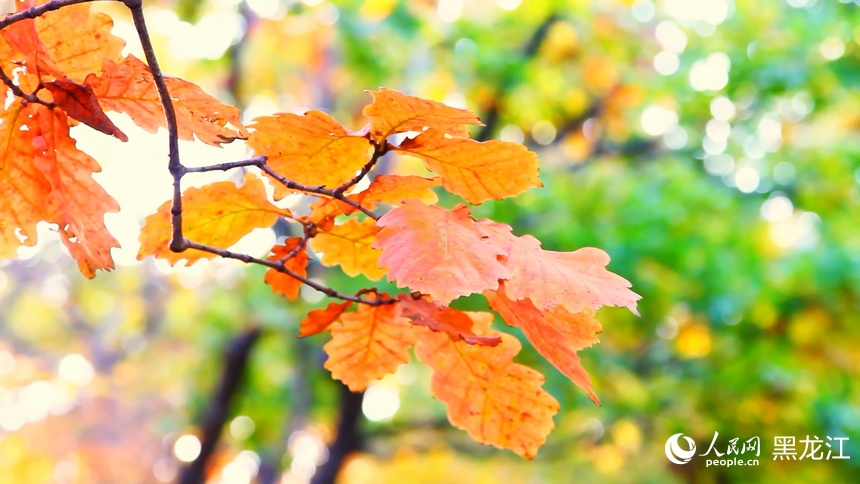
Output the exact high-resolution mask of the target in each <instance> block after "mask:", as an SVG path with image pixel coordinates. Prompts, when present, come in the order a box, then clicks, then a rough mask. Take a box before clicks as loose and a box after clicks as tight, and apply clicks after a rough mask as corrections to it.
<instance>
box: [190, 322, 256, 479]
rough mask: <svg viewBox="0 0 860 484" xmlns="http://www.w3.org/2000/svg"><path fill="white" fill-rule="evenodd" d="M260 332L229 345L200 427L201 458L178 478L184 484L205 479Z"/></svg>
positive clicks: (254, 332) (253, 331)
mask: <svg viewBox="0 0 860 484" xmlns="http://www.w3.org/2000/svg"><path fill="white" fill-rule="evenodd" d="M261 331H262V330H261V329H260V327H254V328H252V329H250V330H248V331H247V332H245V333H243V334H240V335H239V336H238V337H236V339H234V340H233V341H231V342H230V344H229V345H228V346H227V349H226V351H225V353H224V369H223V370H222V372H221V381H220V382H219V383H218V386H217V388H216V389H215V392H214V393H213V395H212V398H211V399H210V400H209V401H210V405H209V409H208V411H207V412H206V415H204V416H203V421H202V423H201V424H200V428H201V432H202V437H201V439H200V455H199V456H198V457H197V459H195V460H194V461H193V462H191V463H190V464H189V465H188V466H187V467H185V468H184V469H182V473H181V474H180V476H179V482H180V483H181V484H197V483H201V482H204V481H205V480H206V466H207V464H208V463H209V458H210V457H212V454H213V453H214V452H215V449H216V448H217V446H218V441H219V440H220V438H221V430H222V428H223V427H224V424H225V423H226V422H227V419H229V418H230V402H231V401H232V400H233V396H234V395H235V394H236V393H237V391H238V390H239V386H240V384H241V383H242V380H243V378H244V375H245V369H246V368H247V366H248V360H249V358H250V356H251V350H252V349H253V347H254V344H255V343H256V342H257V340H258V339H259V337H260V333H261Z"/></svg>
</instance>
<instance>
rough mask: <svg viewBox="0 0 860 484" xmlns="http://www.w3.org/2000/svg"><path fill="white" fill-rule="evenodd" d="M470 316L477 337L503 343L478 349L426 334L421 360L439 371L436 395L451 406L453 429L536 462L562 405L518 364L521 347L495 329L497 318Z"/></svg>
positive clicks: (420, 346) (539, 379)
mask: <svg viewBox="0 0 860 484" xmlns="http://www.w3.org/2000/svg"><path fill="white" fill-rule="evenodd" d="M467 314H469V317H471V318H472V320H473V321H474V328H475V332H476V333H477V334H480V335H482V336H486V337H498V338H501V343H500V344H499V345H498V346H478V345H469V344H467V343H466V342H463V341H455V340H452V339H451V337H450V336H449V335H447V334H445V333H429V334H426V335H423V336H422V337H421V339H420V340H419V341H418V343H417V345H416V346H415V356H416V357H418V359H419V360H420V361H421V362H423V363H424V364H426V365H427V366H429V367H430V368H432V369H433V379H432V380H431V383H430V385H431V386H430V391H431V392H432V394H433V396H434V397H436V398H437V399H439V400H440V401H442V402H443V403H444V404H445V406H446V407H447V409H448V420H450V422H451V424H452V425H454V426H455V427H458V428H461V429H464V430H466V431H467V432H469V435H471V436H472V438H473V439H475V441H476V442H479V443H482V444H489V445H493V446H496V447H501V448H505V449H511V450H513V451H514V452H516V453H517V454H519V455H521V456H523V457H525V458H527V459H532V458H534V456H535V455H536V454H537V451H538V449H539V448H540V446H541V445H543V443H544V442H545V441H546V436H547V435H548V434H549V433H550V432H551V431H552V429H553V427H554V423H553V421H552V416H553V415H555V414H556V413H557V412H558V410H559V405H558V402H557V401H556V400H555V399H554V398H553V397H552V396H551V395H550V394H549V393H547V392H546V391H545V390H543V389H542V388H541V386H542V385H543V383H544V377H543V375H541V374H540V373H538V372H537V371H535V370H532V369H531V368H528V367H526V366H523V365H519V364H516V363H514V362H513V357H514V356H515V355H516V354H517V353H519V351H520V349H521V345H520V343H519V341H517V339H516V338H514V337H513V336H510V335H507V334H504V333H500V332H498V331H493V330H491V329H490V322H491V321H492V319H493V316H492V314H489V313H467Z"/></svg>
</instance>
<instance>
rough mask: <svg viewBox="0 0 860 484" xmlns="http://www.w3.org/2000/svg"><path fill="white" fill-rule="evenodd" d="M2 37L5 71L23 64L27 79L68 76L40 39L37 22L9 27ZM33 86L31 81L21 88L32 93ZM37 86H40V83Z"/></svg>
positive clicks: (30, 20)
mask: <svg viewBox="0 0 860 484" xmlns="http://www.w3.org/2000/svg"><path fill="white" fill-rule="evenodd" d="M0 37H2V39H3V41H4V42H3V43H4V44H5V46H4V49H3V50H4V51H5V52H3V54H4V55H3V57H2V61H3V64H4V65H3V67H4V69H9V68H14V67H17V66H16V64H19V65H21V64H23V65H24V66H26V67H27V74H28V76H27V77H33V78H39V77H41V76H42V75H48V76H53V77H55V78H57V79H64V78H65V77H66V74H65V73H64V72H63V71H62V69H60V67H59V66H57V64H56V63H55V62H54V60H53V59H52V58H51V54H50V53H49V52H48V49H47V47H45V44H44V42H42V39H40V38H39V32H38V31H37V30H36V21H35V20H33V19H24V20H21V21H19V22H15V23H14V24H12V25H8V26H6V27H5V28H4V29H2V30H0ZM32 84H34V82H33V81H30V82H28V83H27V85H26V86H21V87H22V89H27V90H28V91H31V90H33V88H34V87H35V86H33V85H32ZM35 84H36V85H38V81H36V82H35Z"/></svg>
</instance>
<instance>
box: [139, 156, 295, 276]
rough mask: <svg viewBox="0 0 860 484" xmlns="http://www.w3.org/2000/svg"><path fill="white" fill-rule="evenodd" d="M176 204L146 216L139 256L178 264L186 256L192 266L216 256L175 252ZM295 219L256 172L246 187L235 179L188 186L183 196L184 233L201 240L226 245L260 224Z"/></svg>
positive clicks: (206, 242) (250, 175) (200, 252)
mask: <svg viewBox="0 0 860 484" xmlns="http://www.w3.org/2000/svg"><path fill="white" fill-rule="evenodd" d="M170 206H171V203H170V202H169V201H168V202H164V204H162V205H161V207H159V208H158V212H156V213H154V214H152V215H150V216H148V217H146V220H144V225H143V228H142V229H141V231H140V250H139V251H138V253H137V258H138V259H143V258H144V257H146V256H149V255H154V256H156V257H158V258H160V259H166V260H168V261H170V263H171V264H175V263H177V262H179V261H180V260H182V259H186V260H187V261H188V264H189V265H190V264H193V263H195V262H197V261H198V260H200V259H211V258H213V257H215V255H214V254H211V253H209V252H204V251H200V250H194V249H188V250H186V251H184V252H179V253H176V252H173V251H171V250H170V248H169V247H168V244H169V243H170V238H171V233H172V232H171V218H170ZM280 216H286V217H290V216H291V213H290V211H289V210H286V209H282V208H278V207H276V206H274V205H272V203H271V202H269V200H268V198H267V197H266V187H265V186H264V185H263V180H261V179H260V178H259V177H257V176H256V175H253V174H251V173H247V174H245V179H244V182H243V183H242V186H241V187H237V186H236V184H235V183H233V182H230V181H225V182H218V183H213V184H211V185H206V186H204V187H202V188H189V189H188V190H186V191H185V193H183V194H182V234H183V235H184V236H185V238H186V239H188V240H190V241H192V242H197V243H200V244H205V245H211V246H214V247H218V248H221V249H226V248H228V247H230V246H231V245H233V244H235V243H236V242H238V241H239V239H241V238H242V237H244V236H245V235H247V234H248V233H249V232H251V231H252V230H254V229H256V228H266V227H271V226H272V225H274V224H275V222H276V221H277V220H278V217H280Z"/></svg>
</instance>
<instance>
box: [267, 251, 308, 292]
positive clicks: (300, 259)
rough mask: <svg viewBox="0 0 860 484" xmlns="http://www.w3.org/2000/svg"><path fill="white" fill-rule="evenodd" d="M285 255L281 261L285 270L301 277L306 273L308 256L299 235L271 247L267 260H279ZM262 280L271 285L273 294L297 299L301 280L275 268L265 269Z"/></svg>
mask: <svg viewBox="0 0 860 484" xmlns="http://www.w3.org/2000/svg"><path fill="white" fill-rule="evenodd" d="M287 257H289V258H288V259H286V260H284V263H283V266H284V267H285V268H287V270H289V271H291V272H293V273H294V274H298V275H300V276H302V277H305V276H307V275H308V272H307V267H308V260H309V259H310V258H309V257H308V253H307V251H306V250H305V247H304V242H303V241H302V238H301V237H290V238H289V239H287V240H285V241H284V243H283V244H282V245H276V246H275V247H273V248H272V255H271V256H270V257H269V259H268V260H270V261H279V260H281V259H284V258H287ZM263 282H265V283H266V284H268V285H270V286H272V291H274V292H275V294H280V295H282V296H286V297H288V298H290V299H292V300H293V301H295V300H296V299H298V297H299V290H300V289H301V288H302V281H300V280H298V279H296V278H295V277H292V276H290V275H289V274H284V273H283V272H280V271H277V270H275V269H269V270H268V271H266V275H265V276H264V277H263Z"/></svg>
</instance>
